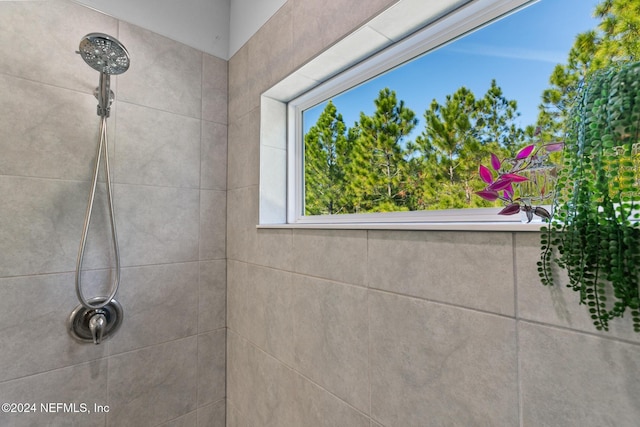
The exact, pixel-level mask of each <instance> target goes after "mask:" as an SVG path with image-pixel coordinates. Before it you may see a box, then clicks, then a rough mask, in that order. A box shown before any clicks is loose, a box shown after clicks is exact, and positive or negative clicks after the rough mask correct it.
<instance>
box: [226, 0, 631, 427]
mask: <svg viewBox="0 0 640 427" xmlns="http://www.w3.org/2000/svg"><path fill="white" fill-rule="evenodd" d="M392 3H394V1H392V0H380V1H366V2H365V1H356V2H354V1H352V0H330V1H328V2H326V1H325V2H318V1H313V0H289V1H288V2H287V3H286V4H285V5H284V6H283V7H282V8H281V9H280V10H279V11H278V13H277V14H276V15H275V16H274V17H272V18H271V19H270V20H269V21H268V22H267V23H266V24H265V26H264V27H263V28H262V29H261V30H260V31H259V32H258V33H257V34H256V35H255V36H254V37H253V38H252V39H251V40H250V41H249V42H247V44H246V45H245V46H244V47H243V48H242V49H241V50H240V51H238V53H237V54H235V55H234V56H233V58H231V60H230V61H229V129H230V131H229V141H228V143H229V148H228V149H229V163H228V200H229V203H228V216H227V256H228V307H227V310H228V331H229V332H228V349H227V360H228V365H227V377H228V388H227V393H228V394H227V396H228V400H227V415H228V416H227V427H265V426H277V427H313V426H340V427H347V426H348V427H352V426H363V427H364V426H368V427H412V426H416V427H425V426H443V425H447V426H480V425H481V426H527V427H537V426H563V427H565V426H576V427H578V426H580V427H584V426H593V427H600V426H612V427H613V426H615V427H618V426H629V427H631V426H636V425H637V424H638V421H637V420H638V419H640V404H639V403H638V402H640V400H638V396H640V393H639V392H640V390H639V387H640V336H638V334H635V335H634V334H633V333H632V332H630V330H631V328H630V322H629V319H625V320H624V321H622V322H620V323H619V324H617V325H615V327H614V328H613V330H612V332H610V333H596V332H595V330H594V328H593V327H592V326H591V324H590V320H589V317H588V314H586V310H584V307H579V306H578V304H577V301H576V300H575V295H573V294H572V293H571V292H570V291H568V290H566V289H565V288H564V287H562V286H558V287H556V288H551V289H550V288H545V287H543V286H542V285H540V284H539V282H538V279H537V272H536V265H535V262H536V261H537V257H538V253H539V251H538V245H539V244H538V234H537V233H493V232H491V233H489V232H427V231H419V232H418V231H416V232H411V231H364V230H357V231H328V230H327V231H319V230H266V229H256V224H257V222H258V176H259V174H258V168H259V158H258V155H259V154H258V153H259V150H258V148H259V143H260V142H259V139H258V138H259V135H258V126H259V117H260V109H259V104H260V93H261V92H262V91H264V90H266V89H268V88H269V87H270V86H271V85H273V84H274V83H275V82H277V81H278V80H279V79H281V78H283V77H285V76H286V75H287V74H288V73H290V72H292V71H293V70H295V69H296V68H298V67H300V66H301V65H303V64H304V63H305V62H306V61H308V60H309V59H311V58H313V57H314V56H316V55H318V54H319V53H320V52H321V51H322V50H323V49H325V48H327V47H329V46H331V45H332V44H333V43H335V42H336V41H337V40H339V39H340V38H341V37H343V36H344V35H346V34H348V33H349V32H350V31H352V30H354V29H355V28H357V27H358V26H359V25H360V24H362V23H363V22H365V21H367V20H368V19H370V18H371V17H372V16H375V15H376V14H377V13H379V12H380V11H381V10H383V9H384V8H385V7H387V6H388V5H390V4H392Z"/></svg>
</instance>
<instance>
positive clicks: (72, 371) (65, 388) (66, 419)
mask: <svg viewBox="0 0 640 427" xmlns="http://www.w3.org/2000/svg"><path fill="white" fill-rule="evenodd" d="M0 396H2V397H1V399H2V402H3V403H4V402H15V403H18V402H20V403H33V404H35V405H36V408H35V409H36V411H35V412H31V413H15V414H11V413H9V414H7V413H4V411H3V412H0V425H2V426H11V427H33V426H83V427H85V426H86V427H104V425H105V412H96V411H95V405H100V406H101V407H103V408H104V407H106V406H108V401H107V361H106V359H101V360H96V361H92V362H88V363H83V364H79V365H75V366H71V367H68V368H64V369H58V370H53V371H49V372H45V373H42V374H38V375H33V376H30V377H26V378H20V379H17V380H14V381H7V382H3V383H0ZM58 403H61V404H67V405H69V406H67V409H66V411H65V407H64V406H62V407H60V406H58V405H57V404H58ZM74 403H75V406H70V405H71V404H74ZM50 404H51V405H52V406H51V405H50ZM83 404H84V406H83ZM41 405H45V406H44V408H43V407H42V406H41ZM120 426H124V424H120Z"/></svg>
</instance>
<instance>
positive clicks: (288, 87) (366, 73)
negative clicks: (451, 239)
mask: <svg viewBox="0 0 640 427" xmlns="http://www.w3.org/2000/svg"><path fill="white" fill-rule="evenodd" d="M535 1H537V0H533V1H532V0H449V1H447V2H429V3H428V4H431V6H426V5H425V2H424V0H400V1H399V2H398V3H396V4H395V5H394V6H393V7H391V8H390V9H388V10H387V11H386V12H384V13H382V14H381V15H379V16H378V17H376V18H374V19H373V20H372V21H370V22H369V23H367V24H366V25H364V26H363V27H361V28H359V29H358V30H356V31H355V32H354V33H352V34H351V35H349V36H347V37H346V38H345V39H343V40H341V41H340V42H338V43H336V44H335V45H334V46H332V47H331V48H330V49H328V50H327V51H325V52H324V53H322V54H321V55H319V56H318V57H316V58H315V59H314V60H313V61H311V62H309V63H307V64H306V65H305V66H303V67H301V68H300V69H299V70H297V71H295V72H294V73H292V74H291V75H289V76H288V77H287V78H285V79H284V80H283V81H281V82H280V83H278V84H276V85H275V86H274V87H272V88H271V89H269V90H268V91H266V92H265V93H264V94H263V95H262V98H261V125H260V215H259V225H258V226H259V227H262V228H349V229H440V230H445V229H446V230H483V231H490V230H495V231H527V230H531V231H538V230H539V229H540V224H539V223H531V224H523V223H522V222H521V221H520V217H519V216H517V215H516V216H500V215H497V212H498V210H499V209H454V210H445V211H413V212H389V213H369V214H344V215H313V216H305V215H302V214H300V213H301V212H302V203H303V200H302V194H303V192H302V185H303V182H302V177H303V174H302V168H303V165H302V161H301V160H302V154H301V150H302V143H301V140H302V129H301V126H300V123H301V120H300V119H299V120H294V119H293V118H295V117H299V118H301V114H302V111H303V110H304V109H306V108H309V107H311V106H314V105H316V104H318V103H319V102H322V101H324V100H326V99H328V98H330V97H331V96H333V95H335V94H337V93H340V92H341V91H343V90H346V89H348V88H351V87H353V86H354V85H356V84H358V83H360V82H362V81H364V80H367V79H368V78H370V77H373V76H376V75H378V74H380V73H381V72H384V71H385V70H387V69H389V68H391V67H393V66H395V65H398V64H400V63H403V62H405V61H407V60H409V59H412V58H414V57H416V56H417V55H419V54H421V53H423V52H426V51H429V50H432V49H434V48H436V47H438V46H441V45H443V44H445V43H447V42H449V41H451V40H452V39H454V38H456V37H458V36H460V35H462V34H465V33H467V32H469V31H471V30H473V29H475V28H477V27H479V26H482V25H485V24H488V23H490V22H492V21H493V20H494V19H496V18H498V17H501V16H504V15H505V14H508V13H510V12H513V11H515V10H518V9H519V8H521V7H522V6H524V5H526V4H530V3H533V2H535ZM434 3H438V5H437V6H435V5H433V4H434ZM452 11H453V12H452ZM420 12H421V13H420ZM420 15H421V16H420ZM419 28H422V29H421V30H419V31H417V32H416V30H417V29H419ZM411 33H413V34H412V35H411V36H409V37H407V34H411ZM402 39H404V40H402ZM400 40H402V43H397V44H394V43H396V42H398V41H400ZM364 58H368V59H365V60H364V61H363V59H364ZM354 64H355V65H354ZM344 70H346V71H344ZM334 76H335V77H334ZM287 171H288V173H287Z"/></svg>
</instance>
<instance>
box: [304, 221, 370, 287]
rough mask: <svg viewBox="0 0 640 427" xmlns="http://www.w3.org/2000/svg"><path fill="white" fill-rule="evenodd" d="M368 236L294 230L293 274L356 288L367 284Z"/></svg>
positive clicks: (365, 234)
mask: <svg viewBox="0 0 640 427" xmlns="http://www.w3.org/2000/svg"><path fill="white" fill-rule="evenodd" d="M366 269H367V232H366V231H361V230H357V231H352V230H320V231H318V230H295V231H294V232H293V270H294V271H295V272H297V273H302V274H308V275H310V276H317V277H322V278H325V279H330V280H336V281H339V282H345V283H352V284H355V285H365V284H366V274H367V271H366Z"/></svg>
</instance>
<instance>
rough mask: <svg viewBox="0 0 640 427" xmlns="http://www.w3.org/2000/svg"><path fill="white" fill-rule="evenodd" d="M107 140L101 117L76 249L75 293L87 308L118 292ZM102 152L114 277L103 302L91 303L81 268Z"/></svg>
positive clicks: (108, 298) (92, 307)
mask: <svg viewBox="0 0 640 427" xmlns="http://www.w3.org/2000/svg"><path fill="white" fill-rule="evenodd" d="M107 146H108V142H107V118H106V117H105V116H103V117H101V120H100V144H99V145H98V153H97V155H96V164H95V168H94V171H93V182H92V184H91V191H90V192H89V203H88V204H87V212H86V214H85V217H84V227H83V229H82V238H81V239H80V249H79V250H78V259H77V261H76V294H77V295H78V300H79V301H80V303H81V304H82V305H83V306H84V307H86V308H88V309H99V308H102V307H104V306H106V305H107V304H109V302H111V300H112V299H113V298H114V297H115V296H116V293H117V292H118V287H119V284H120V249H119V248H118V235H117V233H116V222H115V213H114V209H113V198H112V196H111V175H110V170H109V152H108V147H107ZM103 153H104V165H105V172H106V187H107V202H108V204H109V219H110V222H111V237H112V239H111V240H112V242H113V252H114V256H115V278H114V281H113V285H112V289H111V292H110V294H109V296H108V297H106V298H105V299H104V300H103V302H101V303H96V304H91V303H90V302H89V301H88V300H87V298H85V296H84V293H83V292H82V278H81V268H82V260H83V258H84V250H85V246H86V243H87V234H88V233H89V224H90V223H91V214H92V211H93V203H94V201H95V196H96V187H97V184H98V172H99V170H100V161H101V157H102V155H103Z"/></svg>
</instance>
